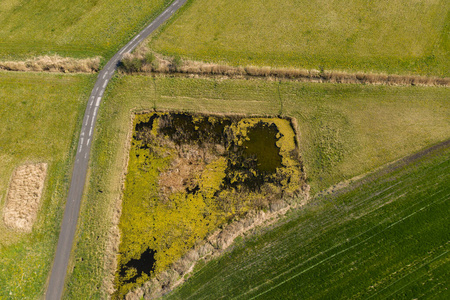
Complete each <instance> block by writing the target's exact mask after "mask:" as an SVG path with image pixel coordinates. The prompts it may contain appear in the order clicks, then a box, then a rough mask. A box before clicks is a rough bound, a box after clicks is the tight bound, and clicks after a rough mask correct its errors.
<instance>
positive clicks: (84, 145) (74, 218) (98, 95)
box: [45, 0, 187, 300]
mask: <svg viewBox="0 0 450 300" xmlns="http://www.w3.org/2000/svg"><path fill="white" fill-rule="evenodd" d="M186 1H187V0H176V1H174V2H173V3H172V4H171V5H170V6H169V7H168V8H167V9H165V10H164V11H163V12H162V13H161V14H160V15H159V16H158V17H157V18H156V19H155V20H154V21H153V22H152V23H150V24H149V25H148V26H147V27H146V28H145V29H144V30H142V31H141V32H140V33H139V34H138V35H136V36H135V37H134V38H133V39H132V40H131V41H130V42H129V43H128V44H126V45H125V46H124V47H123V48H122V49H120V50H119V52H117V53H116V54H115V55H114V56H113V57H112V58H111V59H110V61H109V62H108V63H107V64H106V65H105V67H104V68H103V69H102V70H101V71H100V73H99V75H98V78H97V82H96V83H95V86H94V89H93V90H92V93H91V95H90V97H89V101H88V104H87V107H86V111H85V113H84V119H83V125H82V127H81V133H80V138H79V141H78V149H77V154H76V157H75V164H74V167H73V172H72V181H71V183H70V188H69V195H68V197H67V202H66V207H65V210H64V217H63V221H62V225H61V232H60V234H59V240H58V246H57V249H56V254H55V260H54V261H53V267H52V271H51V275H50V280H49V284H48V288H47V291H46V293H45V299H50V300H53V299H61V297H62V294H63V290H64V283H65V279H66V273H67V267H68V264H69V258H70V253H71V250H72V246H73V239H74V236H75V231H76V228H77V222H78V215H79V212H80V204H81V198H82V196H83V190H84V185H85V182H86V173H87V168H88V162H89V155H90V152H91V145H92V141H93V134H94V129H95V122H96V120H97V113H98V110H99V107H100V104H101V101H102V97H103V93H104V92H105V88H106V86H107V85H108V82H109V80H110V79H111V77H112V76H113V74H114V72H115V71H116V69H117V65H118V63H119V61H120V59H121V58H122V55H124V54H125V53H129V52H131V51H132V50H133V49H134V48H136V46H137V45H138V44H139V43H140V42H142V41H143V40H144V39H145V38H146V37H147V36H149V35H150V34H151V33H152V32H153V31H154V30H155V29H157V28H158V27H159V26H160V25H161V24H162V23H164V22H165V21H166V20H167V19H169V18H170V16H172V14H173V13H174V12H175V11H176V10H178V9H179V8H180V7H181V6H182V5H183V4H184V3H185V2H186ZM86 201H89V199H87V200H86ZM99 217H101V216H99ZM80 242H81V243H82V242H83V241H80Z"/></svg>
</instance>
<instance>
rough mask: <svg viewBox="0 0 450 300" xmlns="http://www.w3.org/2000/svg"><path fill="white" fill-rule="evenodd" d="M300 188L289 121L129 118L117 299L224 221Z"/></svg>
mask: <svg viewBox="0 0 450 300" xmlns="http://www.w3.org/2000/svg"><path fill="white" fill-rule="evenodd" d="M304 188H305V176H304V173H303V170H302V164H301V160H300V157H299V154H298V145H297V139H296V135H295V131H294V129H293V127H292V123H291V120H289V119H280V118H267V117H262V118H259V117H240V116H217V115H196V114H187V113H165V112H162V113H143V114H138V115H136V116H135V119H134V124H133V135H132V140H131V147H130V153H129V163H128V173H127V175H126V181H125V191H124V198H123V208H122V216H121V220H120V224H119V227H120V230H121V244H120V247H119V252H120V254H119V268H118V271H117V274H116V286H117V288H118V294H119V296H123V295H124V294H125V293H126V292H127V291H129V290H130V289H131V288H132V287H134V286H136V285H137V284H142V283H143V282H144V281H146V280H148V279H149V278H150V276H152V274H154V273H158V272H161V271H163V270H164V269H166V268H167V267H169V266H170V264H172V263H173V262H174V261H175V260H176V259H178V258H180V257H181V256H182V255H183V254H184V253H185V252H186V251H187V250H189V249H190V248H191V247H192V246H194V244H195V242H197V241H199V240H202V239H204V238H205V237H206V236H207V234H208V233H209V232H211V231H213V230H214V229H216V228H217V227H218V226H219V225H221V224H223V223H224V222H227V221H229V220H231V219H232V218H234V217H236V216H241V215H244V214H245V213H246V212H248V211H249V210H254V209H266V208H269V207H270V205H271V204H272V203H275V202H277V201H282V200H284V201H295V199H297V198H298V196H299V194H300V193H301V191H302V189H304Z"/></svg>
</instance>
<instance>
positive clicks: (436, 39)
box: [149, 0, 450, 77]
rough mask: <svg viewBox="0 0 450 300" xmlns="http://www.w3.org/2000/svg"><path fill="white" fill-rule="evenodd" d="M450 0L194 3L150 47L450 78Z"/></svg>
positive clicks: (217, 57) (250, 61)
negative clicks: (413, 0)
mask: <svg viewBox="0 0 450 300" xmlns="http://www.w3.org/2000/svg"><path fill="white" fill-rule="evenodd" d="M449 9H450V4H449V2H448V1H445V0H433V1H415V2H414V3H411V1H408V0H395V1H389V2H386V1H375V2H370V3H367V1H364V0H352V1H345V2H342V1H341V2H340V1H331V0H326V1H283V2H281V3H280V1H273V0H270V1H264V2H261V1H257V0H250V1H239V0H232V1H225V0H218V1H214V2H211V1H208V0H196V1H191V2H190V4H188V7H187V8H185V10H184V12H183V13H182V14H179V15H178V18H177V19H175V20H173V22H171V25H170V26H166V27H165V28H164V29H163V30H162V33H161V34H159V35H157V36H156V38H154V39H153V40H152V41H151V43H150V44H149V45H150V47H152V48H153V49H154V50H156V51H157V52H161V53H163V54H168V55H176V54H179V55H181V56H184V57H188V58H192V59H194V60H203V61H211V62H224V63H228V64H231V65H243V66H246V65H258V66H261V65H263V66H266V65H267V66H274V67H297V68H306V69H318V70H320V69H321V68H324V69H328V70H330V69H331V70H336V69H337V70H347V71H351V72H354V71H368V72H370V71H374V72H388V73H398V74H410V73H411V74H422V75H431V74H433V75H439V76H447V77H448V76H450V73H449V70H450V56H449V55H450V40H449V36H448V30H449V28H450V15H449V14H448V12H449Z"/></svg>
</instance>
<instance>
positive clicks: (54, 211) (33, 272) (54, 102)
mask: <svg viewBox="0 0 450 300" xmlns="http://www.w3.org/2000/svg"><path fill="white" fill-rule="evenodd" d="M92 79H93V77H92V76H87V75H76V76H73V75H69V76H61V75H49V74H23V73H21V74H20V73H5V72H0V162H1V164H0V212H1V219H0V298H1V299H11V298H12V299H37V298H40V297H41V296H42V294H43V292H44V288H45V283H46V280H47V276H48V273H49V271H50V266H51V263H52V260H53V255H54V250H55V248H56V242H57V238H58V232H59V226H60V222H61V218H62V213H63V211H62V207H63V204H64V202H65V197H66V195H67V190H68V184H69V176H70V170H71V165H72V160H73V155H74V151H75V149H76V143H77V138H76V137H77V135H76V133H77V132H78V131H79V127H80V125H81V118H82V112H83V111H84V105H85V101H86V99H87V98H88V97H89V89H90V87H92V86H93V80H92ZM29 163H47V164H48V173H47V174H48V175H47V178H46V181H45V184H44V190H43V197H42V199H41V206H40V211H39V213H38V215H37V220H36V222H35V224H34V227H33V231H32V233H19V232H16V231H13V230H11V229H8V228H7V227H5V224H4V222H3V207H4V205H5V200H6V194H7V189H8V185H9V180H10V178H11V176H12V173H13V171H14V170H15V169H16V168H17V167H18V166H20V165H24V164H29Z"/></svg>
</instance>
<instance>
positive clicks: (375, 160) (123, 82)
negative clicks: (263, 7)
mask: <svg viewBox="0 0 450 300" xmlns="http://www.w3.org/2000/svg"><path fill="white" fill-rule="evenodd" d="M448 95H449V92H448V89H446V88H427V87H389V86H363V85H339V84H311V83H296V82H283V83H278V82H271V81H263V80H223V81H219V80H214V79H189V78H163V77H156V78H152V77H149V76H123V77H119V78H116V79H114V80H112V82H111V86H110V87H108V90H107V92H106V98H105V100H104V102H102V104H101V108H100V110H99V113H100V115H99V121H98V122H99V123H98V127H97V129H96V130H97V132H96V136H97V138H96V141H95V143H94V144H93V157H94V159H93V161H92V163H91V174H90V179H89V188H88V192H87V197H88V199H89V203H87V201H85V202H83V204H82V208H81V210H82V214H81V215H82V217H81V219H80V220H81V223H80V227H79V231H78V233H77V239H78V241H80V242H79V244H78V246H77V250H76V253H75V258H74V262H75V268H74V270H73V274H72V277H71V279H70V283H69V290H68V294H67V297H68V298H69V297H70V296H72V298H73V297H75V296H76V295H86V297H87V298H89V297H90V298H98V297H99V295H100V292H99V290H101V289H102V278H104V259H105V251H106V249H107V247H108V246H107V245H108V239H109V235H108V234H109V233H108V232H109V230H110V224H111V218H112V216H113V215H114V214H115V213H116V212H117V207H116V203H117V202H116V201H117V199H119V198H120V197H121V196H122V189H121V185H120V182H121V177H122V174H123V172H124V167H125V162H126V159H127V157H126V155H125V152H126V151H125V145H126V143H127V141H126V140H127V134H128V131H129V129H130V126H131V123H130V122H131V116H130V110H131V109H138V110H141V109H153V108H155V109H160V110H163V109H165V110H169V109H171V110H184V111H191V112H204V113H208V112H214V113H243V114H258V115H263V114H268V115H277V114H281V115H288V116H291V117H295V118H296V119H297V121H298V127H299V131H300V145H299V146H300V150H301V154H302V157H303V162H304V165H305V167H306V174H307V176H308V178H309V184H310V185H311V186H312V192H313V193H317V192H318V191H320V190H322V189H324V188H327V187H329V186H331V185H333V184H335V183H337V182H340V181H342V180H344V179H348V178H351V177H353V176H355V175H358V174H361V173H364V172H367V171H370V170H373V169H374V168H376V167H378V166H381V165H383V164H385V163H386V162H389V161H392V160H395V159H398V158H401V157H403V156H405V155H408V154H411V153H413V152H415V151H418V150H420V149H422V148H423V147H426V146H427V145H430V144H434V143H437V142H440V141H443V140H445V139H446V138H448V137H449V136H450V126H449V125H450V124H449V122H450V121H449V120H450V118H449V116H450V105H449V102H448ZM98 216H103V217H102V218H99V217H98ZM81 241H82V242H81ZM110 271H112V274H111V273H110V276H109V279H111V280H110V282H109V284H112V278H113V277H114V275H113V274H114V272H115V270H110ZM108 288H111V285H108Z"/></svg>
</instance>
